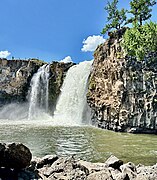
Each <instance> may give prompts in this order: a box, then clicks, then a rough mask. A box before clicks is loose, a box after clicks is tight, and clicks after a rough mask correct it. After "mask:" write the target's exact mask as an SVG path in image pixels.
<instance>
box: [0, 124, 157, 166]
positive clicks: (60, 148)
mask: <svg viewBox="0 0 157 180" xmlns="http://www.w3.org/2000/svg"><path fill="white" fill-rule="evenodd" d="M0 139H1V142H22V143H24V144H25V145H27V146H28V147H29V148H30V149H31V151H32V153H33V155H34V156H40V157H41V156H44V155H46V154H58V155H62V156H66V155H75V156H76V157H77V158H81V159H84V160H88V161H93V162H104V161H105V160H106V158H107V157H109V155H111V154H114V155H116V156H117V157H118V158H121V159H122V160H124V161H125V162H128V161H132V162H134V163H136V164H138V163H142V164H145V165H151V164H155V163H157V139H156V135H134V134H121V133H114V132H110V131H105V130H100V129H96V128H92V127H53V126H47V125H45V126H41V125H37V124H36V125H35V124H32V125H30V124H23V125H22V124H15V125H13V124H12V125H9V124H3V123H0Z"/></svg>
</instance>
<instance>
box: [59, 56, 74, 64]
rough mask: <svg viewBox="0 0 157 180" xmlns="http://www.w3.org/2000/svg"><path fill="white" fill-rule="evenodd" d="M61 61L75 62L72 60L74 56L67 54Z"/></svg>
mask: <svg viewBox="0 0 157 180" xmlns="http://www.w3.org/2000/svg"><path fill="white" fill-rule="evenodd" d="M60 62H64V63H69V62H73V61H72V58H71V57H70V56H67V57H65V58H64V59H62V60H61V61H60Z"/></svg>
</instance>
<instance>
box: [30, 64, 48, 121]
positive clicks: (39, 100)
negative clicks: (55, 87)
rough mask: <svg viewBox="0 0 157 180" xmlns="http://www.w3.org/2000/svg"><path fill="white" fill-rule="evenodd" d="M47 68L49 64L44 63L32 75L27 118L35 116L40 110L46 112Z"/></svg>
mask: <svg viewBox="0 0 157 180" xmlns="http://www.w3.org/2000/svg"><path fill="white" fill-rule="evenodd" d="M49 69H50V65H48V64H45V65H43V66H42V67H40V68H39V69H38V72H37V73H36V74H34V75H33V77H32V80H31V90H30V94H29V112H28V119H29V120H31V119H35V118H37V117H38V116H39V115H40V114H41V112H45V113H47V112H48V106H49V105H48V97H49Z"/></svg>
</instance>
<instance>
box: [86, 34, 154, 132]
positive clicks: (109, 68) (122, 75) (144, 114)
mask: <svg viewBox="0 0 157 180" xmlns="http://www.w3.org/2000/svg"><path fill="white" fill-rule="evenodd" d="M122 33H124V32H122ZM121 42H122V38H121V37H118V38H117V37H116V36H115V37H114V36H113V37H110V39H108V40H106V42H105V43H104V44H101V45H99V46H98V48H97V49H96V51H95V53H94V62H93V70H92V72H91V74H90V80H89V88H88V94H87V102H88V104H89V106H90V107H91V109H92V122H93V124H94V125H95V126H97V127H100V128H104V129H109V130H114V131H129V129H130V131H129V132H133V133H157V54H152V55H151V56H150V57H147V60H145V61H143V62H142V61H137V59H136V58H131V57H127V56H126V54H125V53H124V51H123V49H122V48H121ZM152 59H154V60H152Z"/></svg>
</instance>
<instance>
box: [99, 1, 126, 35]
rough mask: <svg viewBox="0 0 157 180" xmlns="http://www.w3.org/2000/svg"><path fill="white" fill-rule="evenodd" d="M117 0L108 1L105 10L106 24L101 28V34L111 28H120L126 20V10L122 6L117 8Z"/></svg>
mask: <svg viewBox="0 0 157 180" xmlns="http://www.w3.org/2000/svg"><path fill="white" fill-rule="evenodd" d="M117 4H118V0H113V1H112V2H111V3H110V2H109V1H108V3H107V6H106V7H105V10H106V11H107V13H108V17H107V24H106V25H105V27H104V28H103V30H102V32H101V34H105V33H106V32H107V31H109V30H111V29H116V30H118V29H120V28H121V26H122V25H123V24H124V22H125V21H126V10H125V9H124V8H123V9H121V10H118V8H117Z"/></svg>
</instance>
